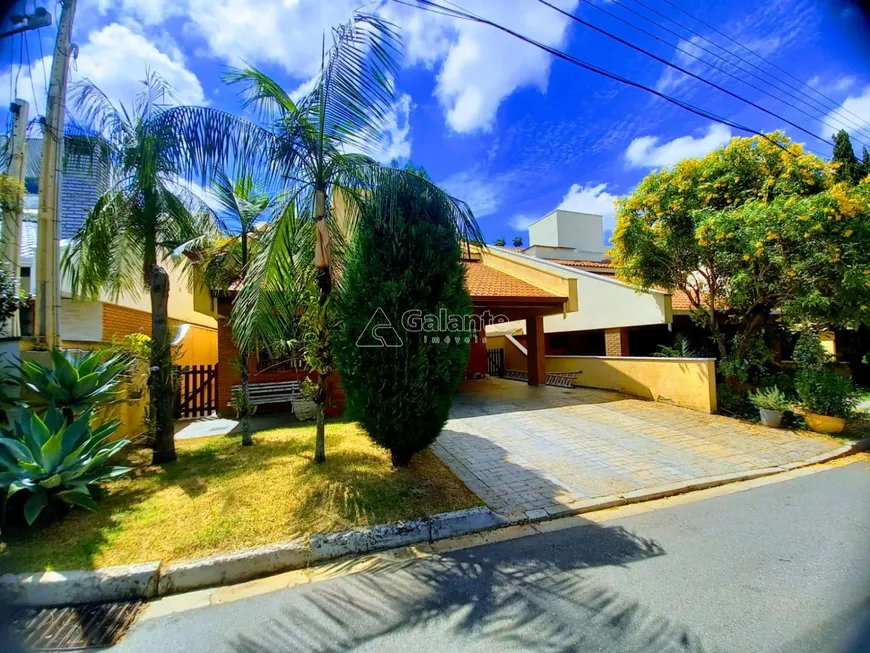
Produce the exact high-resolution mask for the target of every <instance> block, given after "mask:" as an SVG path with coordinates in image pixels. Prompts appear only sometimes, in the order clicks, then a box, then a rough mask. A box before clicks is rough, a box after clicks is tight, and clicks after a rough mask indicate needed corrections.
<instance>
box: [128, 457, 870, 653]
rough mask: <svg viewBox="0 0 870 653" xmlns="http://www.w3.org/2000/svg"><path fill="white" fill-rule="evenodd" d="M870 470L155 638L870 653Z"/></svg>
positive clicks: (356, 585)
mask: <svg viewBox="0 0 870 653" xmlns="http://www.w3.org/2000/svg"><path fill="white" fill-rule="evenodd" d="M868 563H870V463H868V462H867V461H866V460H864V461H862V462H857V463H853V464H851V465H848V466H843V467H839V468H834V469H830V470H827V471H824V472H821V473H816V474H811V475H807V476H803V477H800V478H796V479H793V480H789V481H782V482H778V483H773V484H770V485H766V486H763V487H758V488H755V489H751V490H747V491H743V492H736V493H733V494H728V495H725V496H718V497H714V498H710V499H705V500H703V501H697V502H694V503H687V504H684V505H678V506H674V507H671V508H664V509H660V510H653V511H649V512H645V513H643V514H638V515H634V516H631V517H625V518H621V519H617V520H614V521H607V522H603V523H593V522H588V523H585V524H583V525H581V526H579V527H576V528H571V529H568V530H563V531H558V532H553V533H547V534H538V535H534V536H529V537H523V538H519V539H515V540H512V541H507V542H501V543H497V544H490V545H486V546H480V547H476V548H470V549H465V550H461V551H456V552H452V553H449V554H444V555H441V556H434V557H432V558H426V559H420V560H414V561H410V562H408V563H403V564H396V565H393V566H391V567H388V568H386V569H382V570H379V571H376V572H368V573H358V574H353V575H348V576H343V577H338V578H333V579H330V580H326V581H322V582H317V583H312V584H307V585H301V586H298V587H295V588H293V589H287V590H282V591H277V592H273V593H270V594H264V595H260V596H255V597H252V598H248V599H243V600H238V601H235V602H232V603H227V604H223V605H217V606H210V607H205V608H201V609H194V610H189V611H185V612H179V613H175V614H171V615H168V616H165V617H159V618H154V619H149V620H147V621H144V622H142V623H140V624H138V625H137V626H136V627H135V628H134V629H133V630H132V631H131V633H130V634H129V635H128V636H127V637H126V638H125V639H124V640H123V641H122V642H121V643H120V644H119V645H118V646H116V647H115V648H114V649H113V653H114V652H116V653H133V652H136V653H139V652H141V653H146V652H147V653H151V652H153V651H160V652H161V653H170V652H173V651H209V652H214V653H217V652H220V651H236V652H242V653H265V652H267V651H268V652H272V651H333V650H346V649H354V650H361V651H414V652H415V653H417V652H424V651H439V652H444V651H497V652H499V653H501V652H503V651H513V650H523V651H599V652H605V653H611V652H612V653H631V652H635V651H637V652H641V651H644V652H647V651H655V652H665V651H691V652H693V653H695V652H701V651H740V652H750V651H769V652H777V653H803V652H806V653H810V652H812V653H817V652H818V653H825V652H833V651H843V652H845V651H848V652H850V653H857V652H858V651H870V564H868Z"/></svg>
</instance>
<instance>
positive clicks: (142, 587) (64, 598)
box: [0, 562, 160, 607]
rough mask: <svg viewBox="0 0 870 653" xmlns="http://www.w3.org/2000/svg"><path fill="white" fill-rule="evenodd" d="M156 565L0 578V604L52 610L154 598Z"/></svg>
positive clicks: (155, 592) (52, 572)
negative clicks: (95, 602)
mask: <svg viewBox="0 0 870 653" xmlns="http://www.w3.org/2000/svg"><path fill="white" fill-rule="evenodd" d="M159 570H160V563H159V562H144V563H140V564H135V565H122V566H119V567H104V568H102V569H94V570H91V571H45V572H39V573H35V574H17V575H16V574H5V575H3V576H0V604H3V603H5V604H8V605H20V606H38V607H41V606H52V605H68V604H71V603H90V602H94V601H125V600H131V599H150V598H153V597H154V596H156V595H157V579H158V574H159Z"/></svg>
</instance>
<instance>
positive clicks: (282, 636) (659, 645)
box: [228, 522, 704, 653]
mask: <svg viewBox="0 0 870 653" xmlns="http://www.w3.org/2000/svg"><path fill="white" fill-rule="evenodd" d="M663 554H664V551H663V549H662V548H661V547H660V546H659V545H658V544H657V543H656V542H654V541H652V540H648V539H645V538H643V537H640V536H637V535H635V534H633V533H631V532H629V531H627V530H625V529H624V528H622V527H604V526H601V525H598V524H594V523H591V522H590V523H588V524H586V525H583V526H580V527H577V528H571V529H567V530H564V531H560V532H555V533H549V534H544V535H536V536H531V537H524V538H520V539H517V540H513V541H509V542H502V543H498V544H491V545H487V546H481V547H476V548H472V549H467V550H464V551H459V552H455V553H451V554H446V555H444V556H442V557H435V558H429V559H423V560H415V561H412V562H409V563H406V564H405V565H401V566H399V565H397V566H393V567H389V568H386V569H382V570H380V571H377V572H373V573H362V574H355V575H351V576H345V577H343V578H337V579H333V580H330V581H324V582H320V583H316V584H314V585H308V586H304V587H299V588H296V589H294V590H292V591H291V592H288V593H284V594H282V595H271V596H270V598H269V603H268V605H267V604H266V603H265V600H264V605H263V610H264V613H263V619H264V621H265V620H266V619H268V624H269V625H268V626H265V624H262V623H261V624H258V625H257V627H256V630H255V631H254V629H253V628H252V631H251V632H248V633H243V634H241V635H239V636H238V638H237V639H236V640H235V641H231V642H228V643H229V645H230V648H231V649H232V650H234V651H238V652H239V653H266V652H268V651H294V650H300V651H301V650H306V651H308V650H311V651H326V650H348V649H356V648H362V649H365V650H380V649H384V648H386V649H390V650H393V649H395V650H407V649H408V648H409V644H410V645H413V644H414V643H416V644H418V645H419V646H420V648H421V649H425V650H435V649H434V648H433V647H434V646H435V645H436V643H437V644H438V649H440V650H500V649H519V650H530V651H574V650H595V651H602V652H606V653H617V652H618V653H631V652H637V653H639V652H641V651H644V652H645V651H684V652H687V651H691V652H693V653H700V652H701V651H703V650H704V649H703V647H702V645H701V643H700V641H699V639H698V637H697V636H695V635H693V634H692V633H690V632H689V631H688V630H687V629H686V628H684V627H682V626H680V625H677V624H674V623H672V622H670V621H668V620H667V619H664V618H662V617H659V616H656V615H654V614H652V613H651V612H650V611H649V610H648V609H646V608H644V607H643V606H642V605H640V604H639V603H638V602H636V601H633V600H630V599H628V598H626V597H622V596H620V595H619V593H618V592H616V591H615V590H613V589H611V588H609V587H606V586H604V585H601V584H599V583H598V582H596V581H595V580H593V579H592V578H590V577H589V575H588V574H584V573H583V570H585V569H589V568H593V567H602V566H613V565H616V566H625V565H628V564H630V563H633V562H637V561H641V560H644V559H648V558H651V557H655V556H659V555H663Z"/></svg>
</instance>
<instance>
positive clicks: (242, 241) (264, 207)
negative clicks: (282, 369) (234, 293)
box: [183, 169, 277, 446]
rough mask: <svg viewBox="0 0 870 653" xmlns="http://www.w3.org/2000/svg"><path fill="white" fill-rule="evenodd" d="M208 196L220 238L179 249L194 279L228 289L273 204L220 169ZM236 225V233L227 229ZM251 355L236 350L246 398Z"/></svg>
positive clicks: (243, 178)
mask: <svg viewBox="0 0 870 653" xmlns="http://www.w3.org/2000/svg"><path fill="white" fill-rule="evenodd" d="M211 195H212V197H213V198H214V199H215V201H216V203H217V205H218V206H217V207H216V208H215V209H214V211H215V218H216V221H217V223H218V225H219V228H220V235H219V236H217V237H216V238H214V239H211V240H209V238H208V237H207V236H206V237H199V238H197V239H195V240H194V241H192V242H189V243H185V245H184V246H183V249H184V251H185V253H186V254H187V255H188V256H189V257H190V258H192V259H193V260H194V261H195V262H196V263H197V265H196V266H195V267H196V269H197V271H198V273H199V274H198V275H197V276H198V278H199V280H200V281H201V282H203V283H204V284H205V285H206V286H207V287H208V288H213V289H224V290H228V289H229V288H231V287H233V286H234V285H239V284H244V281H245V272H246V271H247V268H248V260H249V252H250V249H251V245H252V244H254V245H255V244H256V240H255V241H254V243H251V242H250V240H249V238H250V236H251V235H252V234H253V233H255V231H256V229H257V226H258V224H259V223H261V222H263V223H265V222H266V220H267V218H268V217H269V212H270V211H271V210H273V209H275V207H276V205H277V202H276V198H273V197H272V196H271V195H270V194H269V193H268V192H266V188H265V185H264V184H262V183H256V182H255V181H254V177H253V175H251V174H250V173H248V172H245V171H243V172H242V173H241V174H239V175H238V176H237V177H236V179H235V180H231V179H230V178H229V176H228V175H227V174H226V172H225V171H224V170H223V169H218V170H216V171H215V173H214V177H213V179H212V182H211ZM233 223H238V233H237V234H236V233H235V232H236V229H234V228H233V227H232V226H230V225H231V224H233ZM250 354H251V352H250V351H248V350H240V352H239V360H240V365H239V372H240V376H241V381H242V393H243V394H244V396H245V399H246V400H247V399H248V383H249V378H248V374H249V371H248V359H249V357H250ZM253 443H254V442H253V439H252V438H251V421H250V414H249V411H248V410H245V411H243V413H242V445H244V446H249V445H252V444H253Z"/></svg>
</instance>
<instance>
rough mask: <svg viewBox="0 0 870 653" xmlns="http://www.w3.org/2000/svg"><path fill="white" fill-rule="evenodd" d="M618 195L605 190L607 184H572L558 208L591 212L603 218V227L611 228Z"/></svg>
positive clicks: (613, 222)
mask: <svg viewBox="0 0 870 653" xmlns="http://www.w3.org/2000/svg"><path fill="white" fill-rule="evenodd" d="M617 197H618V195H613V194H612V193H608V192H607V184H583V185H580V184H572V185H571V188H569V189H568V192H567V193H566V194H565V197H563V198H562V203H561V204H559V206H558V208H560V209H564V210H565V211H576V212H577V213H592V214H595V215H600V216H602V218H603V222H604V228H605V229H612V228H613V225H614V224H615V218H614V217H613V216H614V214H615V213H616V209H615V208H614V206H613V203H614V202H615V201H616V199H617Z"/></svg>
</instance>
